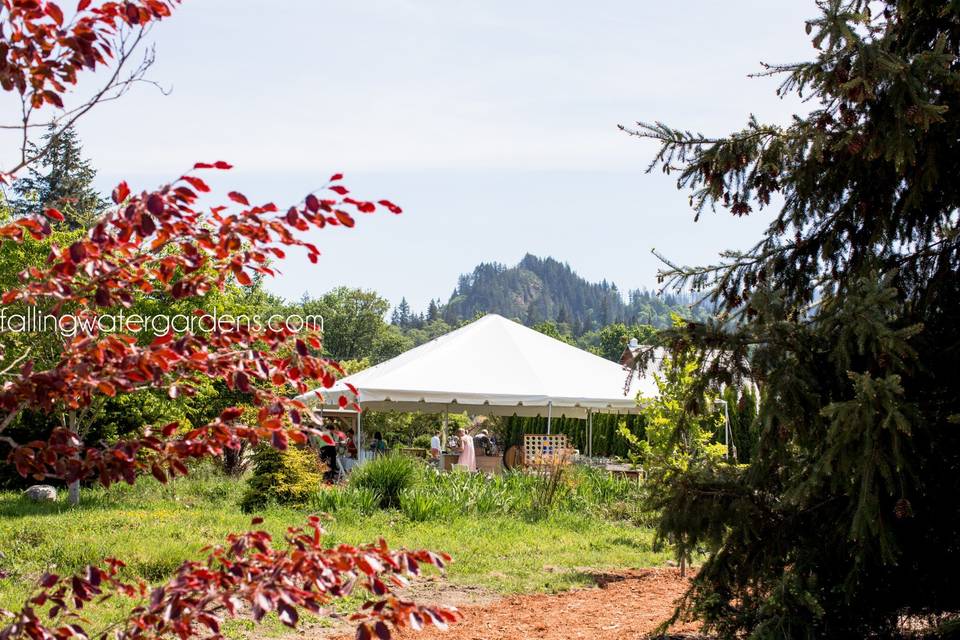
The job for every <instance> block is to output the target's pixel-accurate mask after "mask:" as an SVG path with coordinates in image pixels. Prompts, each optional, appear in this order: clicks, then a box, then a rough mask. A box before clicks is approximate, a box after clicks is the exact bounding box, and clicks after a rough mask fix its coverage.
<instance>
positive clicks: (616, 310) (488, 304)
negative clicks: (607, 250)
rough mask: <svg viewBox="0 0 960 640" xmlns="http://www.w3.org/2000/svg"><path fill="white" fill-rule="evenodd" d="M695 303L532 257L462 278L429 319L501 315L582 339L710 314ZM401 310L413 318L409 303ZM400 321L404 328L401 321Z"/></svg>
mask: <svg viewBox="0 0 960 640" xmlns="http://www.w3.org/2000/svg"><path fill="white" fill-rule="evenodd" d="M690 302H691V300H689V299H686V298H681V297H679V296H676V295H670V294H664V295H663V296H657V295H656V294H655V293H654V292H651V291H645V290H639V289H637V290H632V291H629V292H627V294H626V295H623V294H622V293H621V291H620V290H619V289H618V288H617V286H616V285H615V284H613V283H611V282H607V281H606V280H604V281H602V282H587V281H586V280H585V279H584V278H582V277H581V276H579V275H577V273H576V272H574V271H573V270H572V269H571V268H570V265H568V264H566V263H563V262H559V261H557V260H554V259H553V258H538V257H537V256H533V255H530V254H527V255H526V256H524V258H523V259H522V260H521V261H520V262H519V264H517V265H516V266H513V267H507V266H506V265H503V264H499V263H483V264H480V265H478V266H477V267H476V268H475V269H474V270H473V272H472V273H469V274H463V275H461V276H460V278H459V280H458V282H457V287H456V289H455V290H454V291H453V294H452V295H451V296H450V299H449V300H448V301H447V303H446V304H443V303H441V302H440V301H437V302H432V303H431V304H430V309H429V310H428V312H427V315H428V316H429V315H433V316H434V317H436V315H440V316H441V317H442V318H443V319H444V320H445V321H446V322H447V323H449V324H451V325H455V324H457V323H458V322H461V321H463V320H469V319H471V318H474V317H475V316H477V315H479V314H484V313H498V314H500V315H502V316H504V317H507V318H512V319H515V320H518V321H520V322H522V323H524V324H526V325H527V326H533V325H536V324H539V323H542V322H546V321H553V322H556V323H558V324H561V325H567V326H568V327H569V328H570V331H571V333H572V334H573V335H575V336H579V335H581V334H583V333H585V332H588V331H591V330H595V329H599V328H600V327H604V326H607V325H609V324H611V323H616V322H623V323H627V324H647V325H653V326H656V327H664V326H667V325H668V324H669V323H670V314H671V312H678V313H680V314H681V315H683V316H686V317H690V316H691V315H694V316H698V317H699V316H703V315H705V314H706V313H707V311H706V310H704V309H694V310H691V309H690V307H689V304H690ZM398 311H399V313H400V315H403V314H404V312H406V313H410V312H409V308H408V307H406V305H405V303H402V304H401V308H400V309H398ZM394 321H395V324H401V325H402V324H404V323H403V319H402V318H399V317H395V318H394Z"/></svg>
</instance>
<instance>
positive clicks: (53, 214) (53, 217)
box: [43, 208, 63, 222]
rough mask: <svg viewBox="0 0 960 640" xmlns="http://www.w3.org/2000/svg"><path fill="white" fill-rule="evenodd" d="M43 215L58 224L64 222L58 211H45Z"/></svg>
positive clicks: (51, 209)
mask: <svg viewBox="0 0 960 640" xmlns="http://www.w3.org/2000/svg"><path fill="white" fill-rule="evenodd" d="M43 213H44V215H45V216H47V217H48V218H50V219H51V220H56V221H57V222H63V214H62V213H60V211H59V210H57V209H53V208H50V209H47V210H46V211H44V212H43Z"/></svg>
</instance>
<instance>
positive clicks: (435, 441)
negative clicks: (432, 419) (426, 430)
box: [430, 429, 442, 465]
mask: <svg viewBox="0 0 960 640" xmlns="http://www.w3.org/2000/svg"><path fill="white" fill-rule="evenodd" d="M441 446H442V443H441V442H440V430H439V429H437V430H436V432H435V433H434V434H433V437H432V438H430V459H431V460H433V463H434V464H437V465H439V464H440V447H441Z"/></svg>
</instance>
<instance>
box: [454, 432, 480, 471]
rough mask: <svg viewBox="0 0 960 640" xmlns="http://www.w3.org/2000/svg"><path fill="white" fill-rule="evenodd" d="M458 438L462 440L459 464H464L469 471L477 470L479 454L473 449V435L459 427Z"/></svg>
mask: <svg viewBox="0 0 960 640" xmlns="http://www.w3.org/2000/svg"><path fill="white" fill-rule="evenodd" d="M457 439H458V440H459V441H460V459H459V460H457V464H460V465H463V466H464V467H466V468H467V471H476V470H477V454H476V453H475V452H474V450H473V437H472V436H471V435H470V434H469V433H467V432H466V431H465V430H463V429H457Z"/></svg>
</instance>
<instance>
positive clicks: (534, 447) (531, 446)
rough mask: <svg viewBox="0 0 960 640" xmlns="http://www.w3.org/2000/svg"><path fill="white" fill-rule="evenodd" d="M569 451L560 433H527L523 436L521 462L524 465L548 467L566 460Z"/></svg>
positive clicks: (564, 436)
mask: <svg viewBox="0 0 960 640" xmlns="http://www.w3.org/2000/svg"><path fill="white" fill-rule="evenodd" d="M569 454H570V449H569V443H568V441H567V436H566V435H565V434H562V433H551V434H546V433H528V434H525V435H524V436H523V461H524V464H526V465H531V466H538V465H549V464H555V463H557V462H560V461H563V460H566V459H567V458H568V457H569Z"/></svg>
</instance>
